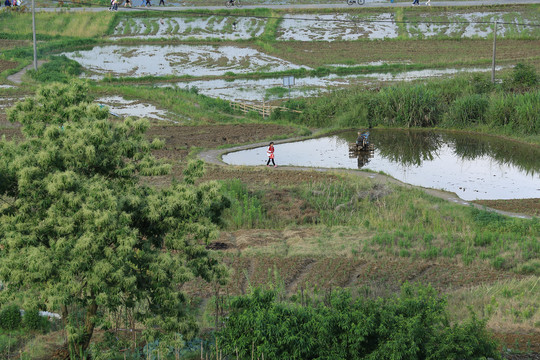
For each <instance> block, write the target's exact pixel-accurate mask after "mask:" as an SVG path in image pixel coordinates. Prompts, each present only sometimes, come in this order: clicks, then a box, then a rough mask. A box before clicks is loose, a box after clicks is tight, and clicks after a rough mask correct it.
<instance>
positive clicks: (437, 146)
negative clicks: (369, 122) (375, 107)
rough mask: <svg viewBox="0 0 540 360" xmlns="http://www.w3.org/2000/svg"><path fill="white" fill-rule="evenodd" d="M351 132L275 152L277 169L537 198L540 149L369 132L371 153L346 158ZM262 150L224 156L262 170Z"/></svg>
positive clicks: (464, 137)
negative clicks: (352, 173)
mask: <svg viewBox="0 0 540 360" xmlns="http://www.w3.org/2000/svg"><path fill="white" fill-rule="evenodd" d="M356 136H357V134H356V132H345V133H341V134H337V135H333V136H327V137H322V138H317V139H310V140H306V141H299V142H292V143H284V144H278V145H276V146H275V158H276V163H277V164H278V165H279V166H282V165H290V166H306V167H317V168H345V169H358V168H362V169H369V170H371V171H375V172H384V173H386V174H388V175H390V176H392V177H394V178H396V179H398V180H400V181H403V182H405V183H409V184H412V185H416V186H422V187H428V188H436V189H442V190H446V191H450V192H454V193H456V194H457V195H458V196H459V197H460V198H462V199H464V200H488V199H524V198H539V197H540V161H539V160H538V159H540V149H538V147H532V146H528V145H525V144H521V143H516V142H512V141H508V140H504V139H500V138H496V137H490V136H479V135H472V134H466V133H454V132H436V131H421V130H416V131H412V130H378V129H374V130H372V131H371V135H370V141H371V143H372V144H373V145H374V151H373V152H363V153H362V152H361V153H357V154H354V153H352V154H350V153H349V143H353V142H354V141H355V139H356ZM266 160H267V157H266V147H259V148H254V149H250V150H244V151H238V152H233V153H229V154H226V155H224V156H223V161H224V162H226V163H228V164H234V165H264V164H265V163H266Z"/></svg>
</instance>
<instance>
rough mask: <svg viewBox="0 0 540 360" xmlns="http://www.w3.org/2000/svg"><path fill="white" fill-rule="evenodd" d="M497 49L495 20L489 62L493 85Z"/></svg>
mask: <svg viewBox="0 0 540 360" xmlns="http://www.w3.org/2000/svg"><path fill="white" fill-rule="evenodd" d="M496 49H497V20H495V24H494V25H493V61H492V62H491V82H492V83H493V84H495V52H496Z"/></svg>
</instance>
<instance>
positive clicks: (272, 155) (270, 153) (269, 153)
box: [266, 141, 277, 167]
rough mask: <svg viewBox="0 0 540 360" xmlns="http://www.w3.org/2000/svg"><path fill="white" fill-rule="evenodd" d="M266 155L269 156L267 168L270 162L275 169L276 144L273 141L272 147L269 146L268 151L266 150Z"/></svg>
mask: <svg viewBox="0 0 540 360" xmlns="http://www.w3.org/2000/svg"><path fill="white" fill-rule="evenodd" d="M266 153H267V154H268V161H267V162H266V166H270V160H271V161H272V165H274V167H277V165H276V163H275V162H274V142H273V141H271V142H270V145H268V150H266Z"/></svg>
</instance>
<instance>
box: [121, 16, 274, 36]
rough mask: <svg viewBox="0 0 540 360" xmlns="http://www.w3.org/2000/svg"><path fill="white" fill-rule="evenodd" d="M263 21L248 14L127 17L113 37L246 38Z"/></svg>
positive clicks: (261, 26)
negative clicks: (247, 15)
mask: <svg viewBox="0 0 540 360" xmlns="http://www.w3.org/2000/svg"><path fill="white" fill-rule="evenodd" d="M265 24H266V21H265V20H263V19H257V18H247V17H240V18H235V17H222V16H210V17H205V18H202V17H198V18H193V17H163V18H144V19H138V18H127V19H125V20H122V21H120V23H119V24H118V25H117V26H116V28H115V30H114V33H113V34H114V35H113V37H112V39H123V38H138V39H153V38H178V39H182V40H183V39H190V38H193V39H220V40H245V39H250V38H254V37H257V36H260V35H261V34H262V33H263V31H264V26H265Z"/></svg>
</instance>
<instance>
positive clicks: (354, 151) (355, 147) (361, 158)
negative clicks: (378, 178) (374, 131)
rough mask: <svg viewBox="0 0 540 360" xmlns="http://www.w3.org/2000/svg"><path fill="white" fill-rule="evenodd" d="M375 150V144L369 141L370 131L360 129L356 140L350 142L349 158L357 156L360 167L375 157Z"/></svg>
mask: <svg viewBox="0 0 540 360" xmlns="http://www.w3.org/2000/svg"><path fill="white" fill-rule="evenodd" d="M374 150H375V148H374V146H373V144H371V143H370V142H369V131H363V132H362V131H359V132H358V138H357V139H356V142H354V143H350V144H349V158H351V159H353V158H357V159H358V168H359V169H360V168H361V167H363V166H364V165H366V164H367V163H368V162H369V160H370V159H371V158H373V152H374Z"/></svg>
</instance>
